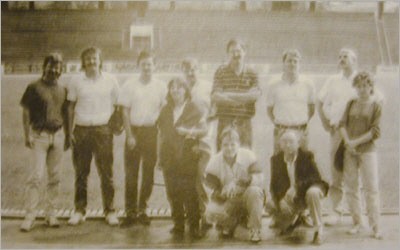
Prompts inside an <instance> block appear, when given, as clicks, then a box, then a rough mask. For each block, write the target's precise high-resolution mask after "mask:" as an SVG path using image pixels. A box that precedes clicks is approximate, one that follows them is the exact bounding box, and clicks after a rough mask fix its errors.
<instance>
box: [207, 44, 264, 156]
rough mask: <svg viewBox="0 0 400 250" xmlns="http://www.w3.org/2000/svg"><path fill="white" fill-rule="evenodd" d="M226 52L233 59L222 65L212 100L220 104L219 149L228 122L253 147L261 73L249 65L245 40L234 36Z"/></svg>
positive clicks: (245, 142)
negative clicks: (252, 121) (253, 118)
mask: <svg viewBox="0 0 400 250" xmlns="http://www.w3.org/2000/svg"><path fill="white" fill-rule="evenodd" d="M226 51H227V53H228V54H229V56H230V58H229V62H228V64H226V65H222V66H220V67H219V68H218V70H217V71H216V72H215V75H214V84H213V90H212V94H211V100H212V102H213V103H214V104H215V106H216V110H215V114H214V115H215V116H216V117H217V119H218V128H217V151H219V150H220V148H221V138H220V135H221V132H222V130H223V129H224V127H226V126H227V125H234V126H236V127H237V129H238V132H239V136H240V143H241V145H242V146H243V147H247V148H251V144H252V125H251V118H252V117H253V116H254V114H255V112H256V110H255V103H256V101H257V99H258V97H259V96H260V95H261V91H260V88H259V86H258V76H257V74H256V72H255V71H253V70H252V69H250V68H249V67H248V66H247V65H245V61H244V59H245V56H246V51H245V46H244V44H243V42H241V41H239V40H236V39H232V40H230V41H229V42H228V45H227V47H226Z"/></svg>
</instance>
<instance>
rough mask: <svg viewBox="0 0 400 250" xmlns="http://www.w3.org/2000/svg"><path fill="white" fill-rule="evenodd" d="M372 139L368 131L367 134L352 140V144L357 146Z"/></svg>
mask: <svg viewBox="0 0 400 250" xmlns="http://www.w3.org/2000/svg"><path fill="white" fill-rule="evenodd" d="M372 139H373V135H372V132H371V131H368V132H367V133H365V134H363V135H361V136H359V137H357V138H355V139H353V140H352V141H353V143H354V144H356V145H357V146H358V145H360V144H363V143H366V142H369V141H371V140H372Z"/></svg>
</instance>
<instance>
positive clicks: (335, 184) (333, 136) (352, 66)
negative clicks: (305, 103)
mask: <svg viewBox="0 0 400 250" xmlns="http://www.w3.org/2000/svg"><path fill="white" fill-rule="evenodd" d="M339 68H340V70H341V72H340V73H339V74H335V75H333V76H332V77H330V78H328V80H327V81H326V83H325V85H324V86H323V87H322V88H321V90H320V92H319V93H318V100H317V109H318V113H319V115H320V118H321V121H322V125H323V127H324V129H325V130H326V131H327V132H329V134H330V147H331V150H330V160H331V178H332V181H331V188H330V191H329V196H330V200H331V202H332V210H333V211H332V213H331V214H330V216H328V217H327V218H326V221H325V223H326V224H327V225H335V224H337V223H338V222H339V221H340V218H341V214H342V210H341V207H340V203H341V202H342V199H343V172H340V171H338V170H336V168H335V167H334V157H335V153H336V151H337V149H338V147H339V144H340V142H341V140H342V139H341V136H340V133H339V128H338V127H339V121H340V119H341V118H342V115H343V113H344V110H345V108H346V104H347V103H348V101H350V100H351V99H352V98H355V97H356V96H357V93H356V90H355V89H354V87H353V79H354V76H355V75H356V74H357V55H356V53H355V52H354V51H353V50H351V49H348V48H342V49H341V50H340V52H339ZM373 98H375V100H377V101H378V102H383V95H382V93H381V92H380V91H379V90H377V89H375V91H374V94H373Z"/></svg>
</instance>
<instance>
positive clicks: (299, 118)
mask: <svg viewBox="0 0 400 250" xmlns="http://www.w3.org/2000/svg"><path fill="white" fill-rule="evenodd" d="M314 99H315V89H314V84H313V83H312V81H311V80H310V79H308V78H305V77H302V76H300V77H299V79H298V80H297V81H296V82H294V83H288V82H287V81H284V80H282V78H280V79H276V80H273V81H271V83H270V86H269V89H268V93H267V106H268V107H273V114H274V117H275V123H277V124H280V125H286V126H297V125H303V124H307V123H308V105H309V104H314Z"/></svg>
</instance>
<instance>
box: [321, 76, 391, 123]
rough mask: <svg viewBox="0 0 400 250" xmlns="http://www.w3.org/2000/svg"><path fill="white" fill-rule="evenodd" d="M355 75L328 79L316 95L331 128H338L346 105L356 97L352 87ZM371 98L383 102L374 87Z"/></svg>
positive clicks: (381, 95)
mask: <svg viewBox="0 0 400 250" xmlns="http://www.w3.org/2000/svg"><path fill="white" fill-rule="evenodd" d="M356 75H357V72H354V73H353V74H352V75H351V76H350V77H349V78H346V77H345V76H344V75H343V73H339V74H336V75H333V76H331V77H329V78H328V79H327V80H326V83H325V84H324V86H323V87H322V88H321V90H320V91H319V93H318V100H319V101H320V102H321V103H322V110H323V112H324V114H325V116H326V117H327V119H328V120H329V124H330V125H331V126H338V124H339V122H340V120H341V119H342V116H343V113H344V110H345V109H346V105H347V103H348V102H349V101H350V100H351V99H354V98H356V97H357V91H356V89H355V88H354V87H353V79H354V77H355V76H356ZM373 97H374V98H375V99H376V100H377V101H379V102H383V101H384V97H383V94H382V92H380V91H379V90H378V89H377V88H376V87H375V91H374V95H373Z"/></svg>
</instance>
